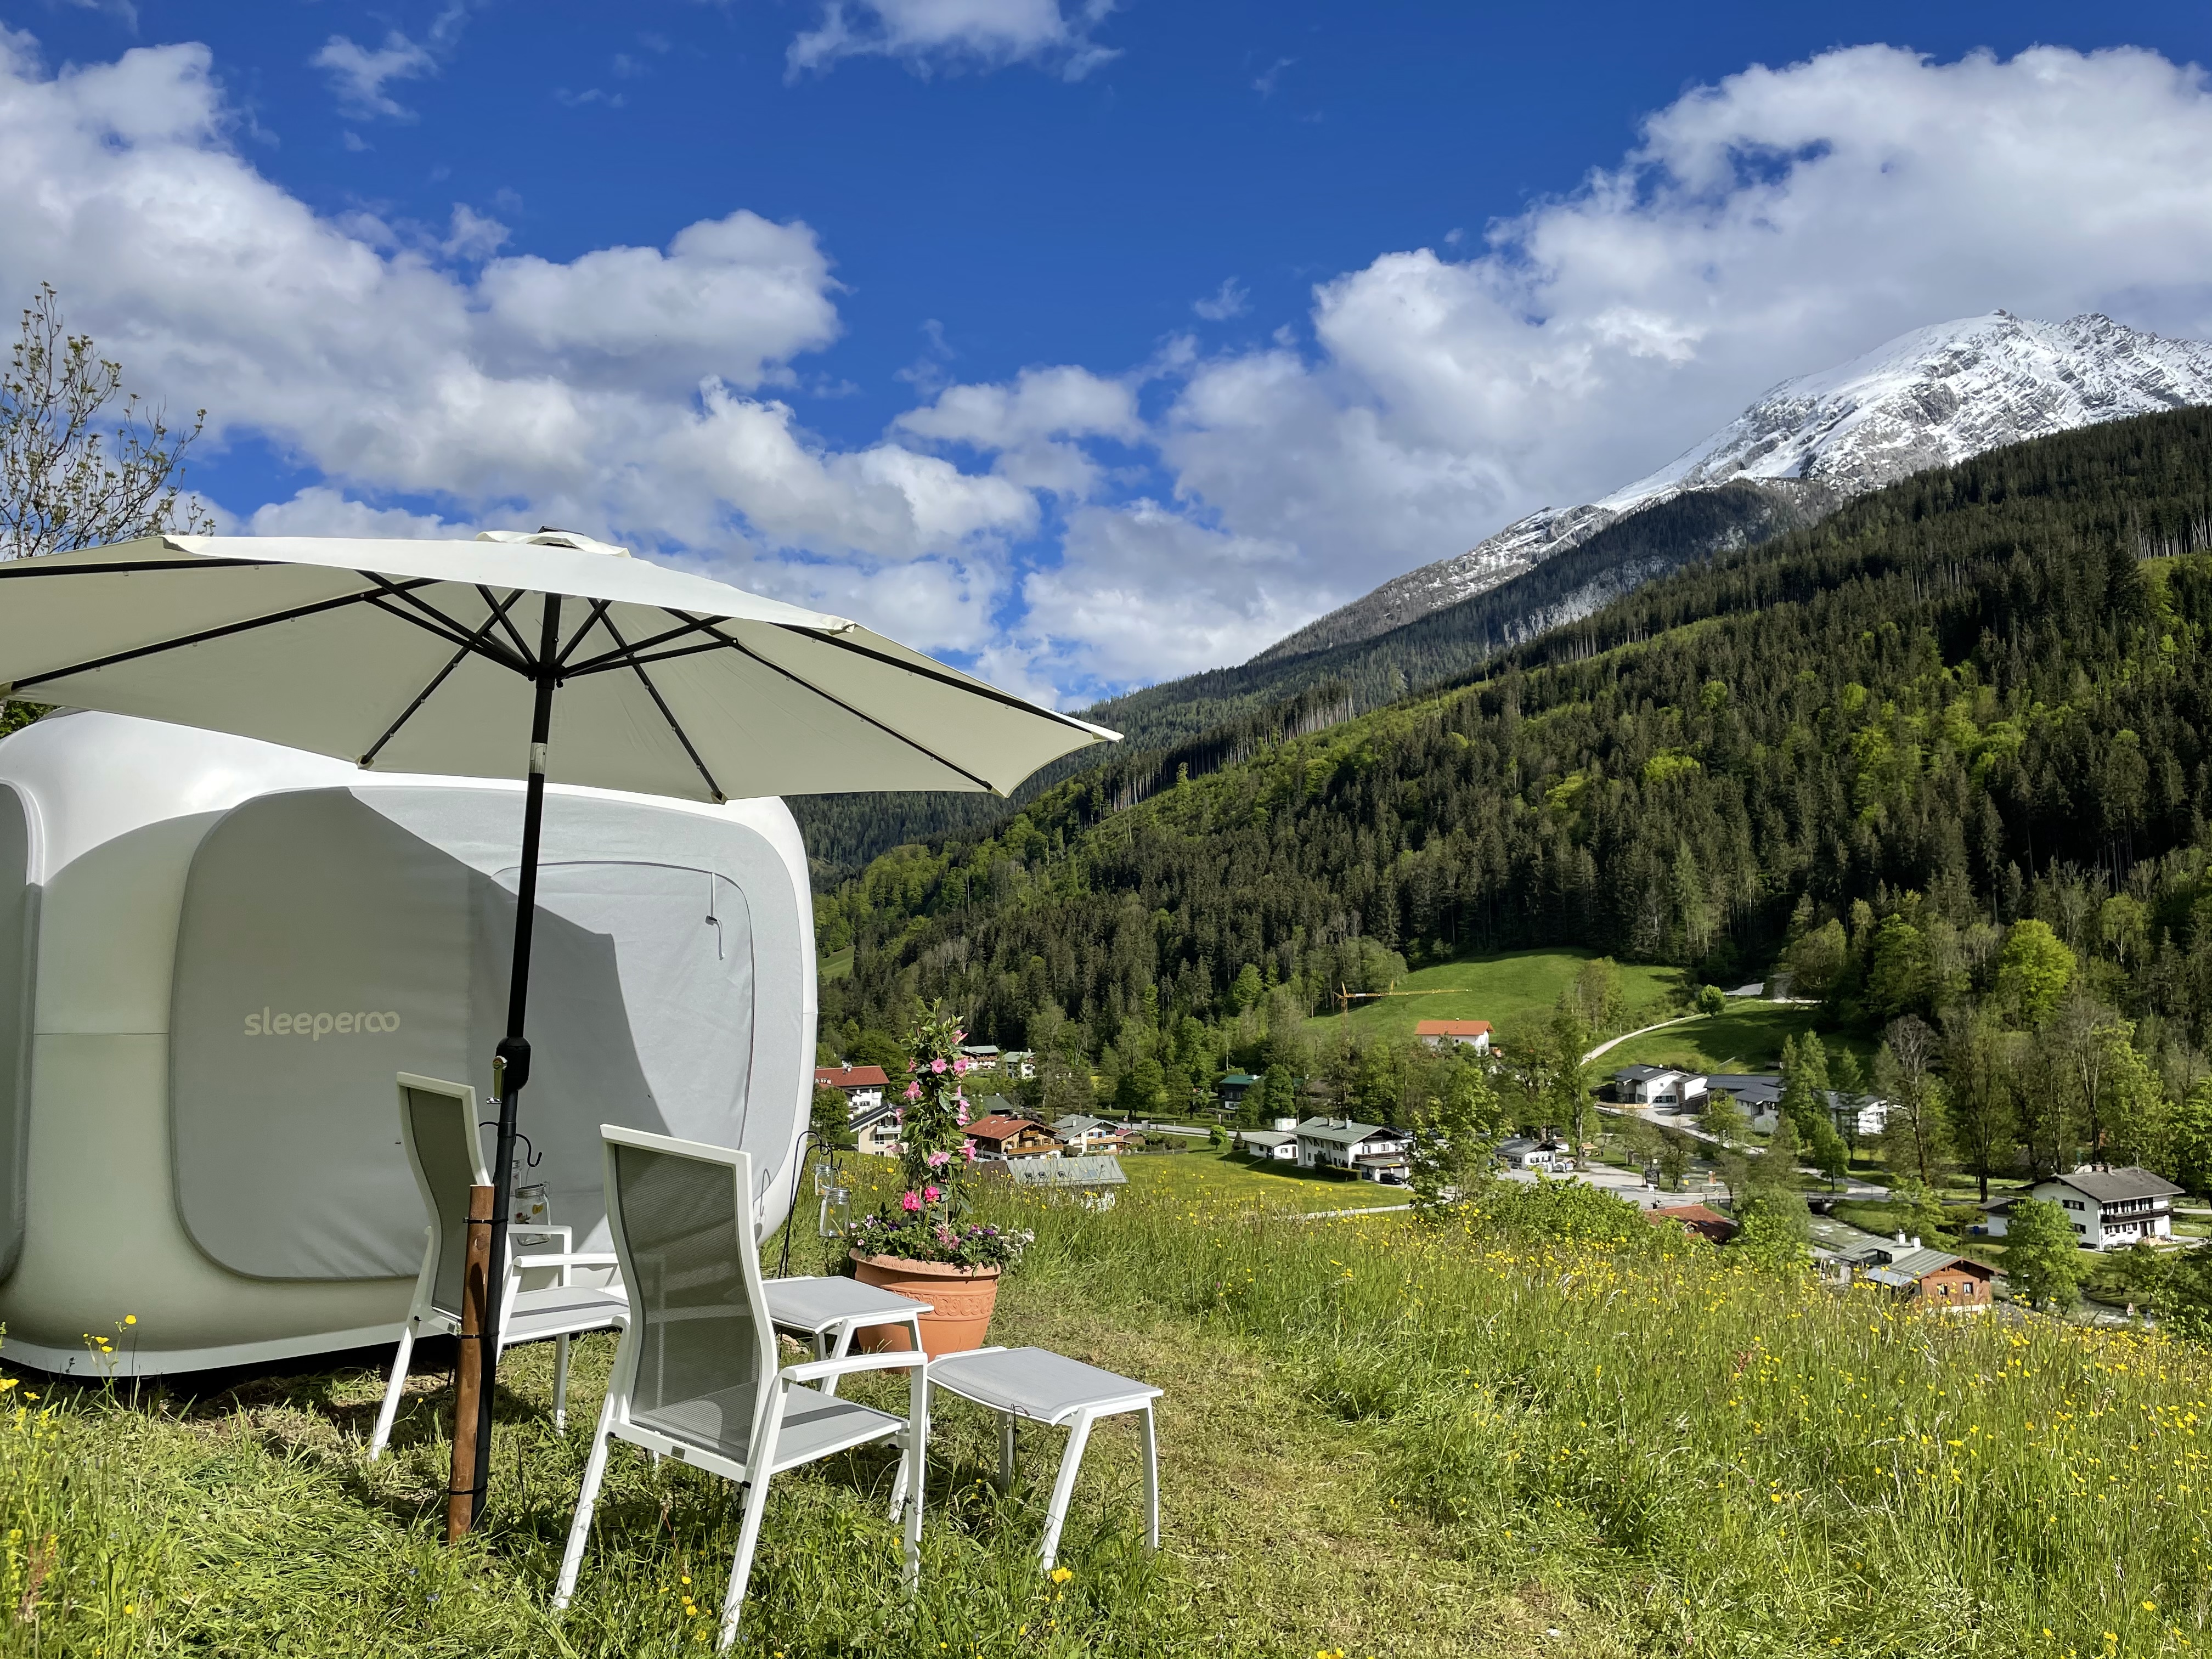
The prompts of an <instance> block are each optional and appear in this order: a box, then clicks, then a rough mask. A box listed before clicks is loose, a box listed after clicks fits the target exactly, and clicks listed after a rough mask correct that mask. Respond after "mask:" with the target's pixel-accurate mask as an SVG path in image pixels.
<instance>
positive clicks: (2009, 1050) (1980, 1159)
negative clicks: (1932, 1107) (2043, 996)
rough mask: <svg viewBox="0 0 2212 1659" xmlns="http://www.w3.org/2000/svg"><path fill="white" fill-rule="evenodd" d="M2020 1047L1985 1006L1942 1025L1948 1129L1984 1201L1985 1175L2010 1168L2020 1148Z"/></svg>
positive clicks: (1987, 1178) (1963, 1011)
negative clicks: (2016, 1092) (2016, 1086)
mask: <svg viewBox="0 0 2212 1659" xmlns="http://www.w3.org/2000/svg"><path fill="white" fill-rule="evenodd" d="M2022 1046H2023V1042H2022V1039H2021V1037H2019V1036H2017V1035H2016V1034H2014V1033H2010V1032H2008V1031H2006V1030H2003V1029H2002V1027H2001V1026H2000V1025H1999V1024H1998V1023H1997V1021H1996V1017H1995V1016H1994V1015H1993V1014H1992V1013H1991V1012H1990V1011H1989V1010H1987V1009H1985V1008H1971V1009H1954V1010H1953V1011H1952V1012H1951V1014H1950V1015H1949V1017H1948V1018H1947V1019H1946V1020H1945V1021H1944V1033H1943V1070H1944V1075H1945V1078H1946V1079H1947V1080H1948V1084H1949V1085H1950V1086H1949V1091H1948V1092H1949V1097H1950V1106H1951V1127H1952V1128H1953V1130H1954V1133H1955V1134H1956V1137H1957V1139H1958V1145H1959V1150H1960V1152H1962V1153H1963V1154H1964V1157H1965V1163H1966V1170H1967V1172H1968V1173H1969V1174H1971V1175H1972V1176H1973V1177H1974V1178H1975V1180H1976V1181H1977V1182H1979V1183H1980V1187H1981V1197H1982V1201H1983V1202H1984V1203H1987V1202H1988V1201H1989V1196H1990V1176H1993V1175H1996V1174H1999V1173H2001V1172H2002V1171H2003V1170H2008V1169H2009V1168H2011V1167H2012V1164H2013V1160H2014V1158H2015V1157H2016V1156H2017V1154H2018V1152H2019V1150H2020V1140H2019V1136H2018V1135H2017V1133H2015V1130H2016V1128H2017V1127H2018V1124H2019V1121H2020V1119H2019V1114H2018V1112H2017V1111H2016V1110H2015V1107H2014V1104H2013V1091H2012V1079H2013V1075H2014V1073H2015V1069H2016V1066H2017V1064H2018V1062H2017V1060H2016V1058H2015V1051H2016V1050H2018V1049H2019V1048H2021V1047H2022Z"/></svg>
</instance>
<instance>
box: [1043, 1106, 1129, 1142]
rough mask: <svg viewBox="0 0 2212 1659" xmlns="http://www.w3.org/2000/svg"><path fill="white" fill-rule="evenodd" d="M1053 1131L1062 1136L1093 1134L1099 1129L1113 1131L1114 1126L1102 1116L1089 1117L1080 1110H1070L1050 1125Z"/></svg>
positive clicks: (1110, 1132) (1107, 1131)
mask: <svg viewBox="0 0 2212 1659" xmlns="http://www.w3.org/2000/svg"><path fill="white" fill-rule="evenodd" d="M1052 1129H1053V1133H1054V1134H1056V1135H1060V1136H1061V1137H1063V1138H1065V1137H1066V1136H1068V1135H1095V1134H1097V1133H1098V1132H1099V1131H1100V1130H1102V1129H1103V1130H1104V1131H1105V1132H1106V1133H1109V1134H1112V1133H1115V1128H1114V1126H1113V1125H1112V1124H1110V1123H1109V1122H1108V1121H1106V1120H1105V1119H1104V1118H1103V1117H1089V1116H1086V1115H1084V1114H1083V1113H1081V1112H1071V1113H1070V1114H1068V1115H1067V1116H1066V1117H1064V1118H1062V1119H1060V1121H1059V1122H1057V1123H1055V1124H1054V1125H1053V1126H1052Z"/></svg>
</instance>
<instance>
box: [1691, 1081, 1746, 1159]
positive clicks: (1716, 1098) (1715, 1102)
mask: <svg viewBox="0 0 2212 1659" xmlns="http://www.w3.org/2000/svg"><path fill="white" fill-rule="evenodd" d="M1698 1127H1699V1128H1701V1129H1703V1130H1704V1131H1705V1133H1707V1134H1709V1135H1711V1137H1712V1138H1713V1139H1715V1140H1717V1141H1718V1142H1719V1143H1720V1144H1721V1146H1723V1148H1727V1147H1731V1146H1735V1144H1736V1143H1737V1142H1738V1141H1740V1140H1741V1139H1743V1134H1744V1122H1743V1109H1742V1108H1741V1106H1738V1105H1737V1104H1736V1103H1735V1096H1734V1095H1732V1094H1730V1093H1729V1091H1727V1090H1725V1089H1708V1090H1706V1091H1705V1109H1704V1111H1702V1112H1701V1113H1699V1116H1698Z"/></svg>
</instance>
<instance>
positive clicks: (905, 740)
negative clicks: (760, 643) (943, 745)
mask: <svg viewBox="0 0 2212 1659" xmlns="http://www.w3.org/2000/svg"><path fill="white" fill-rule="evenodd" d="M668 614H669V615H670V616H671V617H684V613H683V612H682V611H669V613H668ZM684 620H685V621H686V622H696V623H697V624H698V626H700V627H701V628H703V629H706V630H707V632H708V633H709V634H712V635H714V637H715V638H716V639H718V640H720V641H721V642H722V643H723V644H725V645H726V646H729V647H731V648H732V649H733V650H735V651H736V652H738V654H740V655H741V656H744V657H745V658H747V659H750V660H751V661H753V662H757V663H758V664H759V665H761V666H762V667H763V668H766V669H770V670H772V671H775V672H776V673H778V674H781V675H782V676H783V677H784V678H786V679H787V680H789V681H790V682H791V683H792V684H793V685H796V686H801V687H803V688H805V690H809V691H811V692H812V693H813V694H814V695H815V696H817V697H820V698H821V699H822V700H823V702H832V703H835V704H836V705H837V707H838V708H842V709H843V710H844V711H845V712H846V713H847V714H850V715H852V716H853V718H854V719H855V720H866V722H867V723H868V724H869V725H871V726H874V727H875V728H876V730H877V731H878V732H882V733H883V734H884V736H885V737H888V738H895V739H896V740H897V741H898V742H900V743H902V744H905V745H906V746H907V747H908V748H909V749H911V750H915V753H917V754H922V755H927V756H928V757H929V758H930V759H932V760H933V761H935V762H936V763H938V764H939V766H941V767H943V768H945V769H946V770H947V771H949V772H957V773H958V774H959V775H961V776H962V777H963V778H965V779H967V780H968V781H969V782H970V783H972V784H974V785H975V787H977V788H979V789H981V790H982V791H983V793H986V794H989V795H997V794H1000V790H999V788H998V786H997V785H995V784H994V783H992V782H991V781H989V780H988V779H987V778H979V777H977V776H976V775H975V774H974V773H973V772H970V771H969V769H967V768H966V767H964V766H962V765H961V764H959V763H957V762H956V761H949V760H947V759H945V757H944V756H942V755H940V754H939V753H938V752H937V751H936V750H934V749H932V748H931V747H930V746H929V745H928V744H926V743H916V742H915V740H914V739H913V738H909V737H908V736H907V734H906V733H905V732H898V731H894V730H893V729H892V728H891V727H890V726H885V725H884V723H883V722H882V721H881V720H878V719H877V718H876V717H875V716H874V715H873V714H869V713H868V712H867V711H866V709H863V708H854V707H853V705H852V704H851V703H849V702H846V701H845V700H844V699H843V698H842V697H841V696H837V695H836V693H835V692H832V691H827V690H823V688H822V687H821V686H818V685H817V684H814V682H813V681H811V680H806V679H801V678H799V676H798V675H796V674H794V673H793V672H792V671H790V670H789V669H788V668H786V667H785V666H784V665H782V664H781V663H778V662H770V661H769V659H767V658H766V657H763V656H762V655H761V654H760V653H759V652H757V651H755V650H754V649H753V648H752V647H750V646H748V645H747V644H745V643H744V641H742V640H734V639H732V638H731V637H730V636H729V635H727V634H725V633H724V632H722V630H721V629H719V628H717V627H715V626H714V623H712V622H711V621H706V620H702V619H700V618H697V617H684ZM1007 701H1009V702H1015V701H1018V699H1012V698H1009V699H1007ZM1021 706H1022V707H1023V708H1027V707H1028V706H1029V705H1028V704H1026V703H1023V704H1022V705H1021Z"/></svg>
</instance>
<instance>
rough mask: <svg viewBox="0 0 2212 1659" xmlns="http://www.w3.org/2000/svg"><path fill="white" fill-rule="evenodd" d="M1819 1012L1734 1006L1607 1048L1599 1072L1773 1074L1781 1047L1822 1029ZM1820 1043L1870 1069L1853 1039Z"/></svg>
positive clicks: (1863, 1048)
mask: <svg viewBox="0 0 2212 1659" xmlns="http://www.w3.org/2000/svg"><path fill="white" fill-rule="evenodd" d="M1819 1012H1820V1011H1819V1010H1818V1009H1817V1008H1808V1007H1805V1006H1802V1005H1800V1004H1796V1003H1786V1002H1754V1001H1752V1000H1748V999H1746V1000H1742V1001H1740V1002H1739V1001H1731V1002H1730V1003H1729V1006H1728V1008H1727V1010H1726V1012H1722V1013H1717V1014H1705V1015H1702V1016H1700V1017H1699V1018H1695V1019H1686V1020H1684V1021H1683V1022H1682V1023H1681V1024H1679V1025H1669V1026H1668V1027H1667V1029H1666V1030H1663V1031H1647V1032H1646V1033H1644V1035H1643V1036H1638V1037H1631V1038H1630V1039H1629V1040H1628V1041H1627V1042H1623V1043H1621V1044H1620V1045H1619V1046H1617V1047H1615V1048H1608V1049H1607V1050H1606V1051H1605V1053H1604V1054H1602V1055H1601V1056H1600V1057H1599V1059H1598V1060H1597V1062H1596V1065H1597V1068H1598V1070H1599V1071H1600V1072H1601V1073H1603V1074H1604V1075H1606V1076H1611V1075H1612V1073H1614V1072H1616V1071H1618V1070H1620V1068H1621V1067H1622V1066H1679V1067H1681V1068H1682V1069H1684V1070H1686V1071H1693V1072H1771V1071H1772V1070H1774V1069H1775V1068H1776V1067H1777V1066H1779V1065H1780V1064H1781V1063H1782V1045H1783V1043H1784V1041H1786V1040H1787V1039H1789V1038H1790V1037H1801V1036H1804V1035H1805V1033H1806V1032H1808V1031H1810V1030H1816V1029H1818V1019H1817V1017H1818V1015H1819ZM1820 1042H1821V1043H1822V1045H1823V1046H1824V1047H1826V1048H1827V1049H1828V1050H1829V1052H1830V1053H1834V1052H1835V1051H1836V1050H1838V1049H1839V1048H1849V1049H1850V1050H1852V1051H1853V1052H1854V1053H1856V1054H1858V1056H1859V1059H1860V1060H1861V1061H1862V1063H1871V1061H1872V1060H1873V1050H1872V1048H1870V1047H1869V1045H1868V1043H1867V1042H1866V1041H1865V1039H1863V1037H1861V1036H1857V1034H1855V1033H1850V1032H1838V1031H1833V1030H1820Z"/></svg>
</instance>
